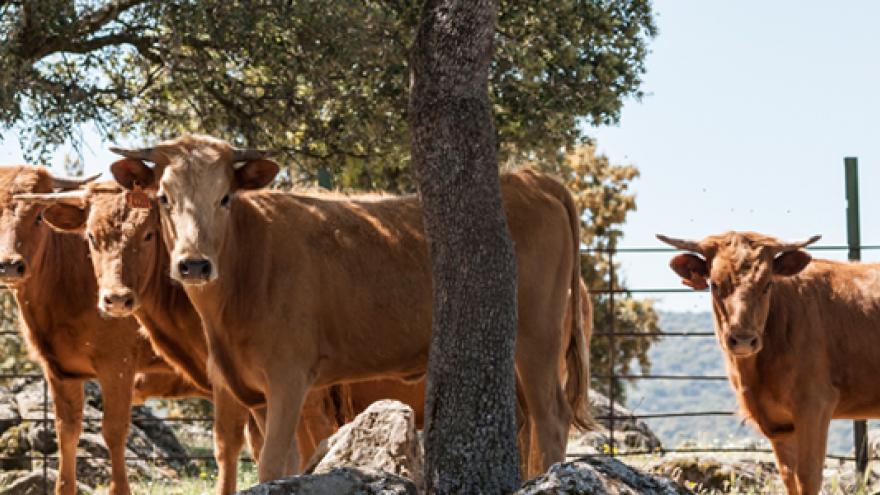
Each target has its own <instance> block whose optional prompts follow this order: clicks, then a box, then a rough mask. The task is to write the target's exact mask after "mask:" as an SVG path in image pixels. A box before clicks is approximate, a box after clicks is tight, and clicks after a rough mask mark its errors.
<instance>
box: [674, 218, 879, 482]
mask: <svg viewBox="0 0 880 495" xmlns="http://www.w3.org/2000/svg"><path fill="white" fill-rule="evenodd" d="M658 238H659V239H660V240H662V241H664V242H666V243H668V244H671V245H673V246H675V247H677V248H679V249H683V250H686V251H690V253H687V254H679V255H677V256H675V257H674V258H673V259H672V262H671V263H670V266H671V267H672V269H673V270H674V271H675V273H677V274H678V275H679V276H680V277H681V278H682V280H683V282H684V283H685V284H686V285H688V286H690V287H693V288H694V289H705V288H707V287H711V293H712V312H713V314H714V317H715V333H716V335H717V337H718V341H719V343H720V344H721V348H722V350H723V351H724V354H725V357H726V361H727V374H728V377H729V378H730V383H731V384H732V385H733V388H734V390H735V391H736V395H737V399H738V401H739V403H740V406H741V409H742V411H743V413H744V415H745V416H746V418H748V419H749V420H750V421H751V422H753V423H754V424H755V426H757V428H758V429H759V430H760V431H761V433H763V434H764V435H765V436H766V437H767V438H768V439H769V440H770V442H771V443H772V445H773V451H774V452H775V454H776V463H777V465H778V467H779V472H780V474H781V475H782V480H783V481H784V482H785V487H786V490H787V492H788V493H789V494H800V495H812V494H816V493H819V490H820V488H821V486H822V469H823V466H824V460H825V444H826V440H827V436H828V425H829V423H830V421H831V419H832V418H847V419H864V418H876V417H878V416H880V390H878V388H877V387H876V386H874V384H873V380H874V377H876V376H877V375H878V374H880V353H878V349H880V347H878V345H877V338H878V336H880V264H858V263H844V262H838V261H829V260H820V259H816V260H813V259H811V257H810V255H809V254H807V253H806V252H805V251H804V250H803V249H802V248H803V247H804V246H807V245H809V244H811V243H813V242H815V241H817V240H818V239H819V236H814V237H811V238H810V239H809V240H806V241H802V242H782V241H780V240H778V239H776V238H773V237H769V236H766V235H763V234H758V233H754V232H727V233H725V234H721V235H716V236H711V237H707V238H705V239H703V240H701V241H685V240H679V239H670V238H668V237H664V236H660V235H658ZM692 253H693V254H692ZM875 391H877V393H875Z"/></svg>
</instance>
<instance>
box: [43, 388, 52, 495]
mask: <svg viewBox="0 0 880 495" xmlns="http://www.w3.org/2000/svg"><path fill="white" fill-rule="evenodd" d="M47 431H49V379H48V378H46V376H45V375H44V376H43V432H44V433H43V434H44V435H45V432H47ZM52 489H53V490H54V487H53V488H52ZM43 493H44V494H45V495H49V456H48V454H46V452H45V449H44V451H43Z"/></svg>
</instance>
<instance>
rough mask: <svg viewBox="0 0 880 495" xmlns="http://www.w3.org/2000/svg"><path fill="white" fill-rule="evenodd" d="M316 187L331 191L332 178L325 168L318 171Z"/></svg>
mask: <svg viewBox="0 0 880 495" xmlns="http://www.w3.org/2000/svg"><path fill="white" fill-rule="evenodd" d="M318 185H319V186H321V187H323V188H324V189H333V177H332V176H331V175H330V171H329V170H327V168H326V167H321V168H319V169H318Z"/></svg>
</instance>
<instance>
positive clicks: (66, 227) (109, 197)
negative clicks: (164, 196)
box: [22, 184, 164, 317]
mask: <svg viewBox="0 0 880 495" xmlns="http://www.w3.org/2000/svg"><path fill="white" fill-rule="evenodd" d="M22 199H23V200H29V201H32V202H41V203H48V206H46V208H45V209H44V210H43V217H44V220H45V222H46V223H47V224H48V225H49V226H51V227H52V228H54V229H56V230H59V231H64V232H69V233H78V234H80V235H82V236H83V238H84V239H85V240H86V242H87V243H88V245H89V253H90V256H91V259H92V266H93V268H94V270H95V279H96V280H97V281H98V309H99V310H100V311H101V313H102V314H104V315H107V316H111V317H124V316H131V315H132V313H133V312H134V311H135V310H136V309H137V308H138V303H139V301H138V296H137V294H139V293H143V291H145V290H147V289H148V286H149V284H150V283H152V282H153V281H154V275H155V274H156V272H157V271H156V267H157V265H158V264H159V263H160V262H161V259H160V256H161V255H164V253H161V252H160V249H162V246H161V241H160V236H159V215H158V213H157V211H156V207H155V202H154V200H152V199H151V198H150V197H149V196H148V195H147V194H146V193H144V192H143V191H139V190H138V191H127V190H125V189H123V188H121V187H119V186H118V185H115V184H113V185H105V184H101V185H100V186H98V187H92V188H90V189H88V190H86V191H81V192H80V193H79V194H70V195H64V194H32V195H27V196H22Z"/></svg>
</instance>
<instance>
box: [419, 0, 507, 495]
mask: <svg viewBox="0 0 880 495" xmlns="http://www.w3.org/2000/svg"><path fill="white" fill-rule="evenodd" d="M497 10H498V5H497V3H496V2H495V1H491V0H480V1H473V2H470V1H468V2H464V1H454V0H446V1H443V0H436V1H430V0H429V1H428V2H426V3H425V5H424V7H423V10H422V19H421V22H420V24H419V27H418V33H417V36H416V40H415V44H414V46H413V49H412V55H411V67H412V79H411V81H412V82H411V85H412V88H411V93H410V103H409V114H410V115H409V118H410V127H411V132H412V158H413V168H414V170H415V172H416V179H417V182H418V186H419V193H420V197H421V200H422V204H423V207H424V218H425V231H426V235H427V238H428V246H429V250H430V254H431V273H432V276H433V281H434V286H433V291H434V302H433V305H434V315H433V323H432V325H433V333H432V337H431V351H430V357H429V361H428V390H427V402H426V407H425V412H426V418H427V425H426V428H425V452H426V457H425V461H426V464H425V480H426V484H427V487H428V490H429V491H431V492H436V493H477V492H482V493H506V492H511V491H513V490H515V489H516V488H517V487H518V486H519V483H520V479H519V471H518V469H517V465H518V460H517V449H516V425H515V416H514V404H515V393H514V348H515V339H516V325H517V323H516V319H517V312H516V260H515V257H514V251H513V245H512V243H511V239H510V234H509V231H508V228H507V223H506V220H505V215H504V210H503V208H502V204H501V194H500V186H499V180H498V162H497V154H496V143H495V126H494V123H493V120H492V114H491V111H490V106H489V97H488V69H489V62H490V60H491V55H492V38H493V36H494V33H495V23H496V13H497Z"/></svg>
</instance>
